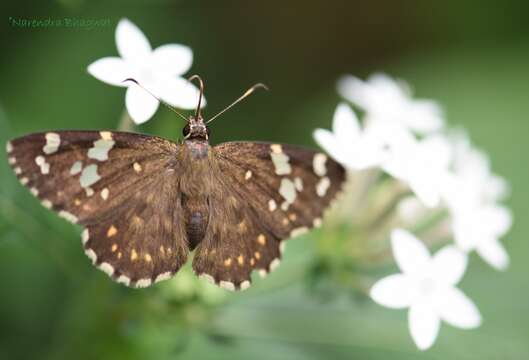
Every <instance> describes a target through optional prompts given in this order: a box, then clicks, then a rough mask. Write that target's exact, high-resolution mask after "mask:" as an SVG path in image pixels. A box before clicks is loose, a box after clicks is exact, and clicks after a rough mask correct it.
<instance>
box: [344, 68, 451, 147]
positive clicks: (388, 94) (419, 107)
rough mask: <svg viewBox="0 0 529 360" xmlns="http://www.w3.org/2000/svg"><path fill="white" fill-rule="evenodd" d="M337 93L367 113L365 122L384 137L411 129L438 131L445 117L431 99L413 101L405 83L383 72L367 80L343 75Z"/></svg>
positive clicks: (417, 131) (419, 131)
mask: <svg viewBox="0 0 529 360" xmlns="http://www.w3.org/2000/svg"><path fill="white" fill-rule="evenodd" d="M338 92H339V93H340V94H341V95H342V96H343V97H344V98H345V99H347V100H349V101H351V102H352V103H354V104H355V105H357V106H359V107H360V108H361V109H362V110H364V111H365V112H366V124H367V125H368V126H375V127H377V128H379V130H381V131H383V132H384V133H385V135H386V136H389V137H391V136H395V132H397V133H400V132H401V131H403V130H405V131H412V132H414V133H417V134H421V135H425V134H429V133H432V132H435V131H438V130H440V129H441V128H442V127H443V126H444V120H443V116H442V111H441V109H440V107H439V106H438V105H437V103H435V102H434V101H431V100H422V99H418V100H414V99H413V98H412V96H411V92H410V90H409V87H408V85H407V84H406V83H404V82H402V81H400V82H397V81H395V80H393V79H392V78H390V77H389V76H387V75H385V74H374V75H372V76H370V77H369V78H368V80H367V81H362V80H360V79H358V78H356V77H354V76H351V75H348V76H344V77H342V78H341V79H340V81H339V82H338Z"/></svg>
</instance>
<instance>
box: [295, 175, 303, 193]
mask: <svg viewBox="0 0 529 360" xmlns="http://www.w3.org/2000/svg"><path fill="white" fill-rule="evenodd" d="M294 185H295V186H296V190H297V191H300V192H301V191H303V180H301V178H300V177H299V176H296V178H294Z"/></svg>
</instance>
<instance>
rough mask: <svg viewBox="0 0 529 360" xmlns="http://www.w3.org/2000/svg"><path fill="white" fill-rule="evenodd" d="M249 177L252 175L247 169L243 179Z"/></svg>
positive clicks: (248, 178)
mask: <svg viewBox="0 0 529 360" xmlns="http://www.w3.org/2000/svg"><path fill="white" fill-rule="evenodd" d="M251 177H252V172H251V171H250V170H248V171H247V172H246V174H244V180H250V178H251Z"/></svg>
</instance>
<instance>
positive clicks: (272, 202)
mask: <svg viewBox="0 0 529 360" xmlns="http://www.w3.org/2000/svg"><path fill="white" fill-rule="evenodd" d="M275 209H277V203H276V201H275V200H274V199H270V200H269V201H268V210H270V211H274V210H275Z"/></svg>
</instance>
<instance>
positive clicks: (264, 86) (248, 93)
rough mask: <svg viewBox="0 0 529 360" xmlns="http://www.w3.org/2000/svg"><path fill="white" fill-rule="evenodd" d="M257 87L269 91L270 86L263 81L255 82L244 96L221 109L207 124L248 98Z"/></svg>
mask: <svg viewBox="0 0 529 360" xmlns="http://www.w3.org/2000/svg"><path fill="white" fill-rule="evenodd" d="M257 89H265V90H267V91H268V87H267V86H266V85H265V84H261V83H259V84H255V85H254V86H252V87H251V88H249V89H248V90H246V92H245V93H244V94H242V96H241V97H240V98H238V99H237V100H235V101H234V102H233V103H231V104H230V105H229V106H227V107H226V108H225V109H224V110H222V111H220V112H219V113H218V114H217V115H215V116H213V117H212V118H211V119H209V120H208V121H206V124H209V123H210V122H212V121H213V120H215V119H216V118H218V117H219V116H221V115H222V114H224V113H225V112H226V111H228V110H229V109H231V108H232V107H234V106H235V105H237V104H238V103H240V102H241V101H243V100H244V99H245V98H247V97H248V96H250V95H252V93H253V92H254V91H255V90H257Z"/></svg>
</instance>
